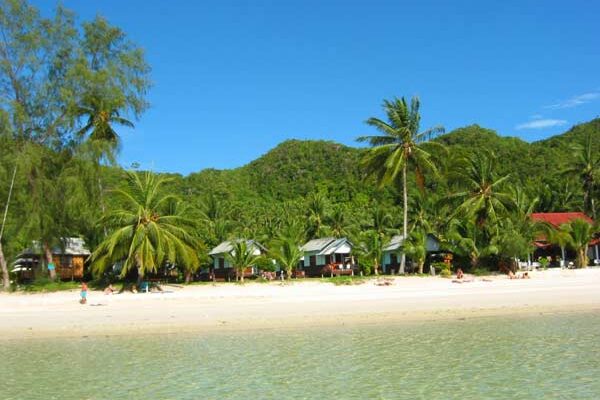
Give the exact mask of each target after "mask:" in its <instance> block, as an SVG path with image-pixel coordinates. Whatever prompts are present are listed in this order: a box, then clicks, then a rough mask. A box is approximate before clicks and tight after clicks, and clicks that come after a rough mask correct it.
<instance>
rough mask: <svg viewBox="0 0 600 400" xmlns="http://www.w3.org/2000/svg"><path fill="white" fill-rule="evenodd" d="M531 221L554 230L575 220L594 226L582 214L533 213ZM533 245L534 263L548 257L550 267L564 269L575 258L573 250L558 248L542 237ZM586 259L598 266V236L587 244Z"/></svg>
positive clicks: (599, 257)
mask: <svg viewBox="0 0 600 400" xmlns="http://www.w3.org/2000/svg"><path fill="white" fill-rule="evenodd" d="M531 219H532V220H533V221H535V222H543V223H546V224H549V225H551V226H553V227H554V228H559V227H560V226H561V225H564V224H568V223H569V222H571V221H573V220H575V219H582V220H584V221H587V222H589V223H590V224H592V225H593V224H594V220H592V219H591V218H590V217H588V216H587V215H585V214H584V213H582V212H557V213H533V214H531ZM534 245H535V247H536V249H535V251H534V253H533V261H534V262H535V261H536V260H537V259H538V258H539V257H550V258H551V259H552V261H551V263H550V266H554V267H559V266H560V267H564V266H567V265H568V262H569V260H574V259H575V258H577V255H576V254H575V252H574V251H573V250H571V249H568V248H564V247H563V248H560V247H559V246H557V245H554V244H552V243H550V242H548V240H547V238H546V237H544V236H540V237H538V238H537V239H536V240H535V242H534ZM588 258H589V259H590V260H591V261H592V263H594V264H596V265H598V264H600V236H599V235H598V234H596V237H595V238H594V239H592V241H591V242H590V244H589V248H588ZM559 260H560V261H559Z"/></svg>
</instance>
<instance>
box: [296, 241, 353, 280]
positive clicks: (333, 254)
mask: <svg viewBox="0 0 600 400" xmlns="http://www.w3.org/2000/svg"><path fill="white" fill-rule="evenodd" d="M353 247H354V246H353V245H352V243H350V241H349V240H348V239H346V238H340V239H336V238H333V237H327V238H320V239H313V240H310V241H309V242H307V243H306V244H304V246H302V247H301V250H302V251H303V252H304V257H303V259H302V262H301V266H300V269H301V270H302V271H303V272H304V275H305V276H323V275H353V274H354V273H356V272H357V271H358V265H357V264H356V262H355V259H354V257H353V256H352V248H353Z"/></svg>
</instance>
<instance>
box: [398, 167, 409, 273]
mask: <svg viewBox="0 0 600 400" xmlns="http://www.w3.org/2000/svg"><path fill="white" fill-rule="evenodd" d="M406 168H407V166H406V161H405V162H404V166H403V167H402V186H403V187H402V197H403V201H404V225H403V227H402V236H403V241H402V255H401V256H400V271H398V272H399V273H400V274H402V275H404V267H405V266H406V252H405V249H406V240H407V239H408V188H407V187H406Z"/></svg>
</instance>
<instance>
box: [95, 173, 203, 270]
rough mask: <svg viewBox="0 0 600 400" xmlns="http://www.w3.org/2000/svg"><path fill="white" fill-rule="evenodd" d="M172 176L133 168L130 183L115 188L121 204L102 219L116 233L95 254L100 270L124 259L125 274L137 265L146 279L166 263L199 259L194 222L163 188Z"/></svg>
mask: <svg viewBox="0 0 600 400" xmlns="http://www.w3.org/2000/svg"><path fill="white" fill-rule="evenodd" d="M167 181H168V179H166V178H163V177H158V176H156V175H154V174H151V173H133V172H132V173H129V174H128V186H127V188H126V189H124V190H115V191H114V193H115V195H116V196H118V197H119V198H120V200H121V207H120V208H117V209H115V210H112V211H110V212H109V213H108V215H106V216H105V217H103V218H102V220H101V224H103V225H105V226H108V227H109V228H112V229H113V232H112V233H111V234H110V235H109V236H108V237H107V238H106V239H104V241H103V242H102V243H100V245H99V246H98V247H97V249H96V250H95V251H94V252H93V253H92V256H91V261H92V268H93V269H94V271H95V272H96V273H102V272H104V271H105V270H106V269H107V268H108V267H111V266H113V265H115V264H116V263H122V268H121V276H122V277H124V276H125V275H126V274H127V273H128V272H129V271H130V270H132V269H136V270H137V273H138V281H141V280H142V278H143V277H144V276H145V275H146V274H147V273H148V272H156V270H157V269H158V268H159V267H160V266H161V265H163V264H164V263H165V262H170V263H173V264H176V265H180V266H187V267H190V266H195V265H198V264H199V261H198V256H197V252H196V249H197V246H198V240H197V239H196V237H195V235H194V222H193V221H192V220H190V219H189V218H188V217H187V212H188V210H187V208H185V206H184V205H183V204H182V203H181V202H179V201H178V199H177V198H176V197H175V196H172V195H168V194H163V193H162V192H161V187H162V185H163V184H164V183H165V182H167Z"/></svg>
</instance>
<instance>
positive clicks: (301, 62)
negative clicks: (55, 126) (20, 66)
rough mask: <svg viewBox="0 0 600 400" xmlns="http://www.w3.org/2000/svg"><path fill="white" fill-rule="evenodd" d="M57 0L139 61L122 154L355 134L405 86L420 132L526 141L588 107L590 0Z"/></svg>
mask: <svg viewBox="0 0 600 400" xmlns="http://www.w3.org/2000/svg"><path fill="white" fill-rule="evenodd" d="M32 3H33V4H34V5H35V6H37V7H39V8H40V9H41V10H42V12H43V13H45V14H48V13H49V12H51V10H52V9H53V7H54V6H55V4H56V2H54V1H46V0H44V1H43V0H32ZM486 3H487V4H486ZM63 4H64V5H65V6H66V7H67V8H70V9H72V10H74V11H75V12H76V13H77V14H78V15H79V17H80V19H81V20H88V19H91V18H93V17H94V16H95V15H96V14H101V15H103V16H105V17H106V18H108V20H109V21H110V22H111V23H112V24H114V25H117V26H119V27H121V28H122V29H123V30H124V31H125V32H127V34H128V36H129V37H130V39H131V40H133V41H134V42H136V43H137V44H139V45H140V46H141V47H143V48H144V49H145V51H146V55H147V59H148V62H149V63H150V65H151V66H152V70H153V71H152V81H153V88H152V89H151V91H150V93H149V101H150V102H151V108H150V109H149V110H148V111H147V112H146V113H145V114H144V115H143V116H142V118H141V119H140V120H139V121H137V122H136V129H135V130H134V131H127V130H123V129H121V130H120V133H121V134H122V136H123V138H124V141H123V149H122V154H121V156H120V160H121V163H122V164H123V165H125V166H128V165H129V164H131V163H132V162H139V163H140V164H141V165H142V167H143V168H152V169H154V170H156V171H168V172H180V173H183V174H187V173H190V172H194V171H199V170H201V169H203V168H231V167H237V166H240V165H243V164H245V163H247V162H249V161H251V160H253V159H255V158H257V157H258V156H260V155H261V154H264V153H265V152H267V151H268V150H269V149H271V148H272V147H274V146H276V145H277V144H278V143H280V142H282V141H283V140H285V139H288V138H299V139H326V140H334V141H337V142H341V143H345V144H350V145H356V143H355V142H354V139H355V138H356V137H357V136H359V135H361V134H367V133H370V132H372V131H371V129H370V128H369V127H367V126H366V125H365V124H364V121H365V120H366V119H367V118H368V117H371V116H379V117H383V114H382V110H381V102H382V100H383V99H385V98H391V97H393V96H408V97H410V96H413V95H418V96H419V97H420V98H421V102H422V108H421V111H422V116H423V117H422V124H423V125H422V127H423V128H427V127H428V126H431V125H437V124H442V125H444V126H445V127H446V130H447V131H449V130H452V129H454V128H457V127H461V126H465V125H469V124H473V123H478V124H479V125H482V126H485V127H488V128H492V129H495V130H497V131H498V132H499V133H501V134H503V135H510V136H519V137H521V138H523V139H525V140H527V141H533V140H537V139H541V138H544V137H547V136H550V135H553V134H556V133H562V132H563V131H565V130H566V129H568V128H569V127H570V126H571V125H573V124H576V123H579V122H584V121H587V120H590V119H592V118H594V117H597V116H599V115H600V112H599V110H600V74H599V73H598V71H600V42H599V37H600V36H599V34H598V31H597V23H598V21H597V17H598V15H600V2H596V1H568V2H567V1H510V0H509V1H502V2H491V1H490V2H484V1H452V2H450V1H439V2H432V1H418V2H402V1H377V0H374V1H352V0H345V1H325V0H323V1H312V0H302V1H300V0H298V1H277V0H273V1H261V0H254V1H250V0H249V1H192V0H188V1H182V0H180V1H164V0H143V1H142V0H127V1H122V0H119V1H118V0H86V1H81V0H64V1H63Z"/></svg>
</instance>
